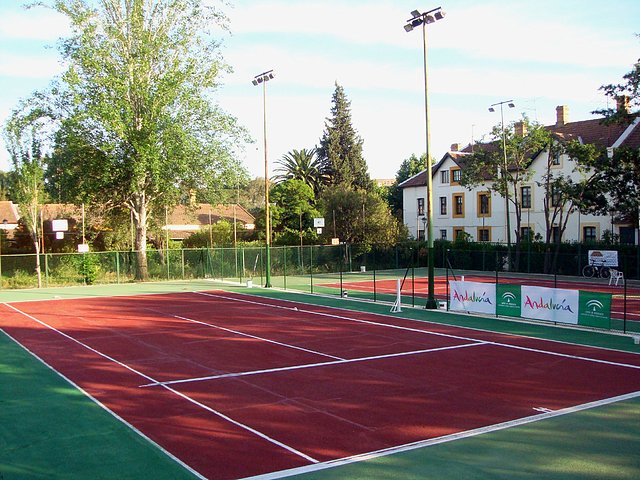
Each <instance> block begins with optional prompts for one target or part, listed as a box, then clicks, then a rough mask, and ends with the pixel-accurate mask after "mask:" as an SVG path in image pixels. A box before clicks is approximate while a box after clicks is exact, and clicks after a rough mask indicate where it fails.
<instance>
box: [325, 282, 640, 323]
mask: <svg viewBox="0 0 640 480" xmlns="http://www.w3.org/2000/svg"><path fill="white" fill-rule="evenodd" d="M457 279H458V280H461V277H460V276H458V277H457ZM464 279H465V280H466V281H467V282H488V283H494V282H495V279H494V278H491V277H487V276H474V275H465V277H464ZM449 280H453V278H452V277H449ZM602 282H606V280H602ZM413 283H414V285H413V287H412V286H411V280H410V279H407V280H405V282H404V285H403V286H402V295H403V296H410V295H412V294H413V295H415V296H416V297H426V296H427V287H428V279H427V278H422V277H419V278H415V279H414V282H413ZM501 283H511V284H520V285H532V286H540V287H553V286H554V282H553V280H540V279H531V278H521V279H518V278H511V277H510V278H509V279H508V280H505V279H502V281H501ZM318 286H322V287H329V288H335V289H338V290H339V289H340V283H336V282H332V283H325V284H320V285H318ZM558 288H566V289H569V290H580V289H581V288H582V289H584V290H590V291H592V292H602V293H611V294H612V295H613V298H612V302H611V318H617V319H623V318H624V315H625V311H624V298H623V293H624V290H623V288H622V287H621V286H615V285H611V286H610V285H608V283H602V284H594V283H586V282H585V283H581V282H571V283H558ZM342 289H343V290H346V291H347V292H350V291H351V292H354V291H355V292H368V293H373V291H374V284H373V281H357V282H351V281H350V282H342ZM396 289H397V285H396V280H394V279H391V280H376V282H375V291H376V292H377V293H379V294H388V295H395V294H396ZM434 293H435V296H436V297H437V298H439V299H441V300H445V299H446V298H447V279H446V277H435V278H434ZM404 301H406V299H405V300H404ZM626 315H627V320H630V321H637V322H640V288H637V287H628V288H627V312H626Z"/></svg>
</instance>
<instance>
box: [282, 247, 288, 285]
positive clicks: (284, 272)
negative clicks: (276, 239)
mask: <svg viewBox="0 0 640 480" xmlns="http://www.w3.org/2000/svg"><path fill="white" fill-rule="evenodd" d="M282 263H283V266H282V281H283V284H284V289H285V290H286V289H287V247H282Z"/></svg>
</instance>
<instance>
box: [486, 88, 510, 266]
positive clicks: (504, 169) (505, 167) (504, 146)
mask: <svg viewBox="0 0 640 480" xmlns="http://www.w3.org/2000/svg"><path fill="white" fill-rule="evenodd" d="M505 104H506V105H507V106H508V107H509V108H514V107H515V104H514V103H513V100H505V101H503V102H498V103H494V104H492V105H490V106H489V111H490V112H495V111H496V109H495V108H493V107H496V106H498V105H500V125H501V128H502V154H503V159H502V161H503V164H502V178H504V179H505V183H504V186H505V197H504V201H505V210H506V215H507V268H509V269H510V268H511V219H510V215H509V183H508V181H507V180H506V178H507V173H508V168H509V164H508V163H507V138H506V134H505V130H504V109H503V106H504V105H505Z"/></svg>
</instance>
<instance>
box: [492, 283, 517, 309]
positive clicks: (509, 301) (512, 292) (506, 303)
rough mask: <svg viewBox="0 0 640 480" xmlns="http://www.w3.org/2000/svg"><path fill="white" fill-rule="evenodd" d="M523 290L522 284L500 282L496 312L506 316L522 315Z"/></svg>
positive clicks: (497, 291)
mask: <svg viewBox="0 0 640 480" xmlns="http://www.w3.org/2000/svg"><path fill="white" fill-rule="evenodd" d="M521 307H522V291H521V288H520V285H510V284H507V283H499V284H498V285H496V313H497V314H498V315H502V316H504V317H520V316H522V315H521Z"/></svg>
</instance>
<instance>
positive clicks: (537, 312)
mask: <svg viewBox="0 0 640 480" xmlns="http://www.w3.org/2000/svg"><path fill="white" fill-rule="evenodd" d="M578 304H579V294H578V290H564V289H561V288H546V287H531V286H526V285H523V286H522V299H521V305H522V310H521V313H522V316H523V317H526V318H535V319H537V320H547V321H549V322H562V323H572V324H574V325H576V324H577V323H578Z"/></svg>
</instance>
